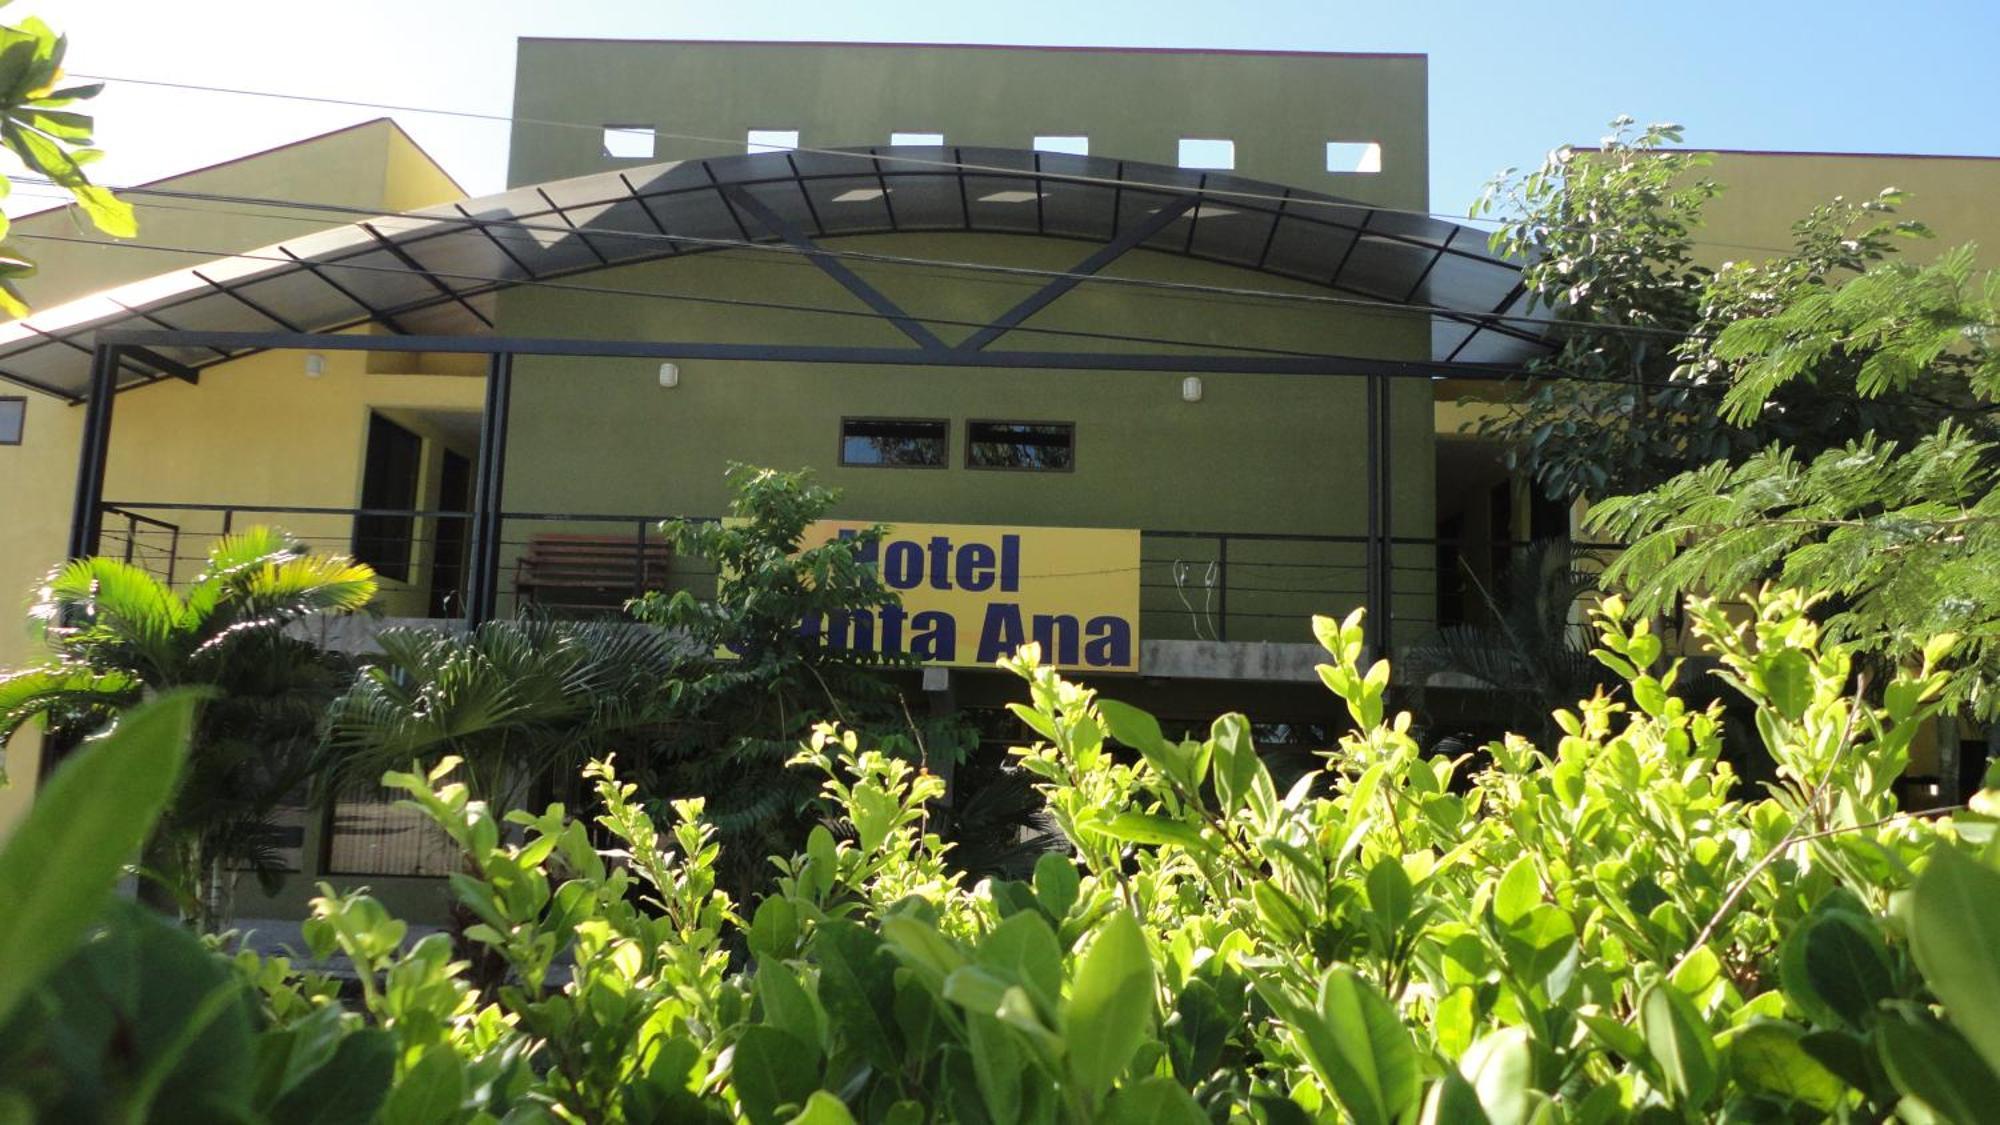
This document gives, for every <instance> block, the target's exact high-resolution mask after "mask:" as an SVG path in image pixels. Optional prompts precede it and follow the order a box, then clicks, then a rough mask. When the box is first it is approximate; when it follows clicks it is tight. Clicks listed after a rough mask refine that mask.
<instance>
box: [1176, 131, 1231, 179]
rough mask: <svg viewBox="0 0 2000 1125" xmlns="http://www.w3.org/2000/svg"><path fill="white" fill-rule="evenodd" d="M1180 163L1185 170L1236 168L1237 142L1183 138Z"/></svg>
mask: <svg viewBox="0 0 2000 1125" xmlns="http://www.w3.org/2000/svg"><path fill="white" fill-rule="evenodd" d="M1180 163H1181V167H1183V168H1215V169H1221V170H1224V171H1227V170H1228V169H1231V168H1234V167H1236V142H1235V141H1225V140H1221V139H1218V138H1209V137H1183V138H1181V147H1180Z"/></svg>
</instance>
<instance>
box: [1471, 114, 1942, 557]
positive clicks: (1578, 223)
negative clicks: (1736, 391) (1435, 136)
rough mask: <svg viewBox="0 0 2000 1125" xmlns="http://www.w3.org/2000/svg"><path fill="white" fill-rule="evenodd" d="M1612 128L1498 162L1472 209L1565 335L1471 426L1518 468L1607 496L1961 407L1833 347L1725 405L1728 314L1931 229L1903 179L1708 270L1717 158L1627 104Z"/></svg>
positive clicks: (1924, 424) (1810, 451)
mask: <svg viewBox="0 0 2000 1125" xmlns="http://www.w3.org/2000/svg"><path fill="white" fill-rule="evenodd" d="M1613 129H1614V131H1613V132H1612V134H1611V135H1609V136H1607V137H1605V138H1604V139H1603V141H1602V142H1601V144H1600V145H1599V147H1597V148H1595V149H1578V148H1569V147H1565V148H1561V149H1557V150H1555V151H1554V152H1552V153H1550V154H1549V156H1548V159H1547V160H1546V161H1545V162H1544V163H1543V164H1542V166H1541V167H1540V168H1537V169H1535V170H1534V171H1532V172H1529V173H1527V174H1525V175H1518V176H1517V175H1513V174H1511V173H1508V174H1503V175H1502V176H1500V177H1498V178H1496V179H1495V181H1494V182H1493V183H1492V184H1491V185H1489V187H1488V189H1487V191H1486V193H1485V195H1484V196H1483V197H1482V198H1481V201H1480V203H1479V205H1478V206H1477V207H1475V208H1474V213H1475V214H1491V215H1496V216H1498V217H1499V219H1500V223H1501V225H1500V227H1499V229H1498V230H1497V231H1496V232H1495V234H1494V239H1493V241H1494V246H1495V248H1496V249H1502V250H1505V251H1508V252H1510V253H1513V254H1516V255H1519V256H1520V257H1522V258H1523V259H1525V260H1526V261H1527V263H1528V264H1527V266H1526V268H1525V271H1524V273H1523V283H1524V284H1525V286H1526V288H1527V290H1528V292H1529V293H1530V294H1531V295H1532V296H1533V298H1534V300H1535V302H1536V304H1537V305H1539V306H1540V307H1542V308H1544V309H1546V310H1548V312H1549V314H1550V315H1551V317H1552V324H1551V327H1550V331H1549V335H1550V339H1551V341H1552V342H1553V343H1554V344H1555V345H1556V350H1555V352H1554V353H1553V354H1552V355H1550V356H1549V357H1547V358H1544V359H1540V360H1537V361H1536V362H1535V363H1533V364H1531V368H1530V369H1531V371H1535V372H1541V373H1545V374H1546V375H1547V376H1548V377H1546V378H1530V379H1528V380H1525V381H1524V382H1522V383H1521V384H1519V385H1518V386H1517V387H1515V388H1514V390H1513V392H1512V394H1511V396H1510V398H1509V399H1508V401H1507V403H1506V407H1507V408H1506V409H1505V410H1500V411H1491V412H1488V413H1487V414H1486V415H1485V416H1484V418H1483V419H1482V420H1481V421H1480V422H1479V423H1477V424H1476V426H1475V429H1476V431H1477V432H1478V433H1479V434H1480V435H1481V436H1484V437H1487V438H1490V439H1493V440H1496V441H1498V442H1500V443H1502V444H1503V445H1504V446H1505V447H1506V449H1507V456H1508V460H1509V464H1510V467H1514V468H1518V469H1520V470H1521V471H1523V472H1525V473H1527V474H1528V475H1529V476H1530V477H1531V478H1532V479H1533V480H1534V481H1535V482H1536V483H1537V485H1538V486H1539V487H1540V488H1541V489H1542V490H1543V491H1544V492H1545V493H1546V494H1547V495H1548V496H1550V497H1551V498H1553V499H1561V500H1572V499H1576V498H1579V497H1583V498H1588V499H1599V498H1602V497H1605V496H1610V495H1617V494H1623V493H1632V492H1637V491H1641V490H1644V489H1649V488H1652V487H1654V486H1656V485H1658V484H1661V483H1662V482H1664V481H1666V480H1668V479H1670V478H1672V477H1674V476H1675V475H1677V474H1679V473H1682V472H1685V471H1687V470H1690V469H1695V468H1699V467H1701V466H1704V465H1707V464H1710V463H1712V462H1716V461H1732V462H1734V461H1741V460H1743V459H1745V458H1747V457H1750V456H1753V455H1754V454H1756V453H1757V452H1758V451H1760V450H1762V449H1764V448H1766V447H1768V446H1770V445H1771V444H1772V443H1773V442H1781V443H1784V444H1785V445H1787V446H1788V447H1790V448H1793V449H1795V450H1798V451H1800V452H1801V453H1802V454H1804V455H1806V456H1812V455H1816V454H1817V453H1819V452H1821V451H1824V450H1828V449H1834V448H1839V447H1840V446H1842V445H1844V444H1845V443H1846V442H1848V441H1850V440H1856V439H1860V438H1862V437H1864V436H1867V435H1871V434H1872V435H1875V436H1878V437H1884V438H1891V439H1895V440H1903V441H1907V440H1911V439H1913V438H1915V437H1917V436H1920V435H1921V434H1922V433H1924V432H1927V431H1928V430H1929V429H1931V428H1933V427H1935V426H1936V425H1937V423H1938V421H1939V420H1940V418H1941V417H1945V416H1949V414H1950V413H1951V412H1952V411H1954V410H1956V409H1958V407H1959V406H1961V405H1962V404H1963V395H1953V394H1951V393H1950V389H1949V388H1948V387H1943V386H1939V385H1937V383H1936V382H1935V381H1934V380H1928V379H1913V380H1911V381H1910V382H1909V383H1908V384H1907V385H1903V386H1897V387H1894V388H1875V389H1874V390H1873V391H1872V392H1871V391H1865V390H1864V389H1863V387H1862V386H1861V384H1860V382H1859V378H1860V374H1861V373H1860V371H1859V367H1858V365H1857V364H1855V363H1851V362H1847V359H1848V357H1844V356H1835V355H1824V356H1821V357H1819V358H1818V362H1816V364H1815V366H1814V367H1813V368H1812V369H1811V370H1809V371H1800V372H1796V373H1795V374H1797V375H1798V376H1799V377H1798V378H1797V379H1795V380H1793V381H1790V382H1788V383H1785V384H1783V385H1772V386H1770V387H1769V388H1767V389H1768V391H1769V398H1768V402H1767V407H1768V408H1767V409H1763V410H1760V411H1749V412H1744V411H1725V410H1723V409H1722V408H1721V407H1722V398H1723V395H1724V394H1725V393H1726V392H1727V391H1728V389H1729V387H1730V385H1731V382H1732V372H1733V371H1734V370H1735V368H1736V366H1737V357H1734V356H1732V355H1729V354H1726V353H1725V352H1723V351H1720V350H1718V345H1719V341H1720V338H1721V336H1722V334H1723V332H1724V331H1725V330H1727V329H1728V327H1729V326H1730V325H1732V324H1734V323H1736V322H1737V321H1739V320H1744V319H1748V318H1758V317H1766V316H1769V315H1772V314H1773V313H1774V312H1776V311H1777V310H1778V309H1781V308H1783V307H1785V306H1786V305H1787V304H1789V303H1791V302H1792V301H1794V300H1796V299H1797V298H1798V297H1799V296H1800V295H1802V294H1804V293H1807V292H1810V291H1813V290H1815V289H1819V288H1823V287H1826V286H1828V285H1831V284H1835V283H1837V281H1838V279H1841V278H1845V277H1851V276H1854V275H1856V274H1858V273H1860V272H1861V271H1863V270H1866V269H1867V268H1869V267H1870V266H1871V265H1873V264H1875V263H1878V262H1881V261H1884V260H1885V259H1887V258H1889V257H1890V256H1891V255H1893V254H1894V253H1895V251H1896V247H1897V243H1898V242H1899V241H1901V240H1903V239H1906V238H1917V237H1926V236H1927V235H1928V233H1929V232H1928V231H1926V230H1925V229H1924V228H1923V227H1922V225H1921V224H1917V223H1912V222H1907V221H1901V220H1898V219H1896V218H1894V213H1895V206H1896V204H1897V203H1898V202H1899V201H1900V199H1901V197H1900V196H1899V195H1898V194H1897V193H1895V192H1893V191H1889V192H1884V193H1883V194H1882V195H1881V196H1880V197H1878V198H1876V199H1872V200H1866V201H1859V202H1856V201H1850V200H1835V201H1833V202H1832V203H1829V204H1828V205H1826V206H1823V207H1820V208H1818V209H1816V210H1814V211H1813V212H1812V213H1811V214H1809V215H1807V216H1806V217H1804V218H1803V219H1801V220H1800V221H1799V222H1798V223H1797V224H1796V225H1795V226H1794V227H1793V229H1792V244H1791V246H1790V248H1789V249H1788V250H1780V251H1776V252H1775V253H1773V254H1771V255H1770V256H1769V257H1768V258H1766V259H1763V260H1758V261H1743V262H1736V263H1732V264H1730V265H1729V266H1727V267H1725V268H1724V269H1722V270H1720V271H1711V270H1709V269H1708V268H1707V267H1705V266H1702V265H1700V264H1699V263H1698V262H1697V261H1696V253H1695V249H1696V245H1697V243H1698V241H1699V238H1700V227H1701V219H1702V212H1703V209H1704V207H1705V206H1706V205H1707V204H1708V202H1709V201H1710V200H1711V199H1713V198H1714V197H1715V196H1716V195H1717V194H1718V193H1719V192H1720V191H1721V190H1722V186H1721V185H1718V184H1716V183H1715V182H1713V181H1712V180H1709V179H1707V178H1705V177H1704V176H1703V175H1702V169H1703V168H1704V167H1705V166H1706V164H1707V163H1708V160H1707V157H1706V156H1705V155H1704V154H1701V153H1695V152H1685V151H1675V150H1669V149H1667V148H1665V147H1664V146H1666V145H1668V144H1674V143H1678V142H1679V141H1680V140H1681V136H1682V134H1681V130H1680V128H1679V127H1678V126H1673V125H1653V126H1650V127H1648V128H1646V129H1644V130H1642V131H1636V132H1635V131H1634V129H1633V126H1632V122H1631V121H1630V119H1628V118H1620V119H1619V120H1617V121H1615V122H1613ZM1746 252H1747V253H1748V254H1750V255H1752V256H1754V255H1756V254H1758V251H1757V250H1756V249H1755V248H1746ZM1732 588H1734V587H1732Z"/></svg>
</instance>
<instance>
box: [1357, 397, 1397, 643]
mask: <svg viewBox="0 0 2000 1125" xmlns="http://www.w3.org/2000/svg"><path fill="white" fill-rule="evenodd" d="M1366 397H1367V403H1366V409H1365V410H1364V411H1363V421H1362V424H1363V425H1364V426H1365V427H1366V428H1367V440H1366V442H1365V445H1366V451H1367V452H1366V456H1367V461H1368V474H1367V487H1368V534H1367V545H1366V547H1365V548H1364V549H1365V550H1366V552H1367V558H1366V560H1365V562H1366V565H1365V573H1366V575H1367V595H1366V597H1367V601H1366V603H1365V604H1366V608H1367V610H1368V617H1367V638H1368V647H1369V649H1370V651H1371V652H1372V653H1373V655H1374V657H1375V658H1377V659H1379V658H1381V657H1383V656H1386V655H1388V650H1389V634H1390V630H1389V615H1390V593H1391V585H1392V582H1393V577H1392V575H1393V571H1392V570H1391V565H1390V560H1391V551H1390V549H1389V545H1390V544H1391V543H1392V542H1393V537H1392V535H1391V533H1390V527H1391V526H1392V524H1391V514H1392V509H1391V505H1390V498H1389V425H1388V422H1389V386H1388V380H1387V379H1384V378H1383V377H1382V376H1380V375H1370V376H1368V379H1367V396H1366Z"/></svg>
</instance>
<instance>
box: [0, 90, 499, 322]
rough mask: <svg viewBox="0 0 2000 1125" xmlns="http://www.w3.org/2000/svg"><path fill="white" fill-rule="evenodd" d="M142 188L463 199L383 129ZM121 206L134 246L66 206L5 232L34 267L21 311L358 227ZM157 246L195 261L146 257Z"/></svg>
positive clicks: (366, 204) (155, 203) (375, 205)
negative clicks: (133, 218) (128, 215)
mask: <svg viewBox="0 0 2000 1125" xmlns="http://www.w3.org/2000/svg"><path fill="white" fill-rule="evenodd" d="M145 186H147V187H157V188H164V189H172V190H174V191H184V192H203V193H211V194H216V195H228V196H238V197H244V198H257V199H282V200H294V201H301V202H310V203H324V204H332V205H336V206H339V207H345V208H358V209H361V210H364V211H370V212H383V211H405V210H413V209H416V208H420V207H429V206H432V205H434V204H438V203H444V202H448V201H451V200H455V199H462V198H464V196H465V192H464V191H463V189H461V188H459V186H458V185H457V184H455V183H453V182H452V180H451V177H450V176H448V175H446V174H445V173H444V171H443V169H441V168H439V167H438V166H437V165H436V164H435V163H433V162H432V161H431V159H430V157H428V156H427V155H425V154H424V152H423V150H422V149H420V148H418V147H417V146H416V144H415V142H413V141H411V140H410V138H409V136H408V135H407V134H405V133H404V132H403V131H402V129H401V128H399V127H398V126H397V125H396V123H395V122H393V121H390V120H388V119H387V118H381V119H378V120H375V121H370V122H366V123H364V124H361V125H354V126H351V127H349V128H346V129H341V130H338V131H335V132H332V133H325V134H322V135H320V136H316V137H309V138H307V139H305V140H302V141H298V142H296V143H293V144H289V145H285V146H283V147H281V148H274V149H271V150H269V151H266V152H260V153H255V154H253V155H250V156H246V157H243V158H242V159H239V160H231V161H228V162H226V163H222V164H217V165H214V166H212V167H208V168H202V169H198V170H196V171H193V172H187V173H184V174H182V175H178V176H169V177H167V178H166V179H162V180H156V181H153V182H152V183H149V184H147V185H145ZM128 201H129V202H130V203H131V204H132V205H133V208H134V210H135V211H136V213H137V216H138V220H139V237H138V238H137V239H134V240H132V241H131V242H122V243H121V242H119V241H117V240H114V239H111V238H108V237H106V236H104V235H102V234H99V233H98V232H97V231H96V230H95V229H93V228H90V227H89V226H88V225H87V224H84V223H82V222H81V220H80V219H79V217H78V216H77V215H76V214H74V213H73V212H72V210H71V209H70V208H68V207H57V208H55V209H54V210H50V211H41V212H37V213H34V214H30V215H23V216H21V217H19V218H17V219H16V220H15V221H14V229H13V234H12V235H11V236H10V237H11V238H12V239H15V240H18V241H19V243H20V245H21V247H22V248H23V249H24V250H25V251H26V252H27V253H28V254H29V255H30V256H32V257H33V258H34V259H35V260H36V262H37V263H38V264H39V267H40V269H39V271H38V272H37V273H36V275H35V276H34V277H31V278H28V279H27V280H25V281H23V282H21V286H20V287H21V291H22V293H23V294H24V295H25V296H26V297H27V300H28V303H29V304H30V305H32V306H34V307H35V308H37V309H43V308H49V307H51V306H54V305H58V304H61V303H63V302H64V301H70V300H74V299H75V298H77V297H81V296H84V295H85V294H89V293H95V292H97V291H98V290H100V289H106V288H109V287H111V286H114V285H121V284H124V283H126V282H130V281H137V280H139V279H141V278H147V277H153V276H155V275H157V274H162V273H167V272H168V271H171V270H176V269H185V268H188V267H190V266H199V265H201V264H202V263H203V262H205V261H208V260H210V259H212V258H215V257H218V256H220V255H222V254H226V253H236V252H242V251H248V250H252V249H254V248H256V247H260V246H268V245H271V244H273V243H278V242H283V241H286V240H288V239H294V238H299V237H301V236H303V235H307V234H311V233H312V232H314V231H317V230H325V229H327V228H329V227H335V226H342V225H345V224H347V223H350V222H353V221H354V220H355V219H356V218H357V217H358V216H356V215H354V214H352V213H349V212H341V211H311V210H302V209H297V208H291V207H276V206H269V205H256V204H245V203H225V202H213V201H199V200H190V199H180V198H168V197H160V196H148V195H137V194H134V195H131V196H130V197H129V200H128ZM52 236H53V237H52ZM57 239H64V240H70V239H81V240H83V241H80V242H79V241H58V240H57ZM155 246H167V247H177V248H184V249H188V250H194V251H201V252H200V253H169V252H164V251H161V250H155V249H150V247H155Z"/></svg>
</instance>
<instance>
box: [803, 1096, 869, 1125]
mask: <svg viewBox="0 0 2000 1125" xmlns="http://www.w3.org/2000/svg"><path fill="white" fill-rule="evenodd" d="M788 1125H854V1115H853V1114H851V1113H849V1112H847V1104H846V1103H845V1102H843V1101H841V1100H840V1099H839V1098H836V1097H834V1096H833V1095H832V1094H829V1093H827V1092H826V1091H825V1090H814V1091H813V1095H812V1097H810V1098H807V1099H806V1106H805V1109H804V1110H802V1111H800V1113H799V1115H798V1116H797V1117H794V1118H792V1119H791V1121H790V1122H789V1123H788Z"/></svg>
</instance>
